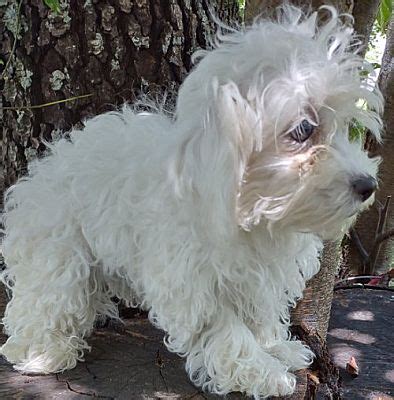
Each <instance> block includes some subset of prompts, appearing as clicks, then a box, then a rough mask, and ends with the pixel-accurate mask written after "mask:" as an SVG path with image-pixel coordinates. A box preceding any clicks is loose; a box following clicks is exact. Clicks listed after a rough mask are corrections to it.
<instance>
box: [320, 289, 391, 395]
mask: <svg viewBox="0 0 394 400" xmlns="http://www.w3.org/2000/svg"><path fill="white" fill-rule="evenodd" d="M327 342H328V343H327V344H328V347H329V349H330V353H331V357H332V359H333V361H334V364H335V365H336V366H337V367H338V368H339V371H340V376H341V378H342V398H343V399H344V400H366V399H368V400H388V399H391V400H392V399H393V398H394V397H393V396H394V363H393V355H394V291H389V290H377V289H362V288H360V289H347V290H346V289H343V290H338V291H336V292H335V296H334V301H333V304H332V313H331V320H330V327H329V330H328V335H327ZM351 357H354V359H355V361H356V363H357V366H358V369H359V373H358V376H357V377H353V376H352V375H351V374H349V373H348V372H346V364H347V363H348V362H349V361H350V359H351Z"/></svg>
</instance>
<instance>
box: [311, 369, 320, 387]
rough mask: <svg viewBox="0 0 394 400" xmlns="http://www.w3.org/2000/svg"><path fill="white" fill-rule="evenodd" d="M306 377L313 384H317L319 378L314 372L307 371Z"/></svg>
mask: <svg viewBox="0 0 394 400" xmlns="http://www.w3.org/2000/svg"><path fill="white" fill-rule="evenodd" d="M308 378H309V379H310V380H311V381H312V382H313V383H314V384H315V385H319V384H320V380H319V378H318V377H317V375H315V373H314V372H309V373H308Z"/></svg>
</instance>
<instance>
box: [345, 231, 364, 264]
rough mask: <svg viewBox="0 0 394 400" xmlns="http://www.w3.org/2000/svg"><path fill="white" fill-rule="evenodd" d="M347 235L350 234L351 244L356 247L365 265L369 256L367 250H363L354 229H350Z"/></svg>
mask: <svg viewBox="0 0 394 400" xmlns="http://www.w3.org/2000/svg"><path fill="white" fill-rule="evenodd" d="M349 233H350V238H351V239H352V240H353V243H354V245H355V246H356V248H357V250H358V252H359V254H360V256H361V258H362V260H363V264H365V263H367V262H368V259H369V254H368V252H367V250H365V247H364V246H363V244H362V243H361V239H360V236H359V235H358V233H357V231H356V230H355V229H354V228H350V230H349Z"/></svg>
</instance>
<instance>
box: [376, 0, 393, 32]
mask: <svg viewBox="0 0 394 400" xmlns="http://www.w3.org/2000/svg"><path fill="white" fill-rule="evenodd" d="M392 12H393V0H382V1H381V2H380V7H379V11H378V16H377V23H378V28H379V30H380V32H381V33H385V32H386V29H387V25H388V23H389V21H390V17H391V14H392Z"/></svg>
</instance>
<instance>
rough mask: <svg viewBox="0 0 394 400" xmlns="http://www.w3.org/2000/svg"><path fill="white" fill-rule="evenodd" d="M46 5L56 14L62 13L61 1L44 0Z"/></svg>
mask: <svg viewBox="0 0 394 400" xmlns="http://www.w3.org/2000/svg"><path fill="white" fill-rule="evenodd" d="M44 3H45V4H46V5H47V6H48V7H49V8H50V9H51V10H52V11H53V12H55V13H60V4H59V0H44Z"/></svg>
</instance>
